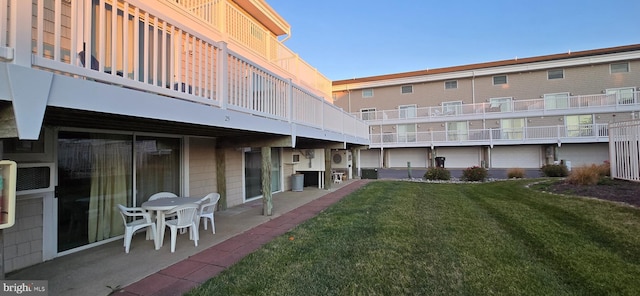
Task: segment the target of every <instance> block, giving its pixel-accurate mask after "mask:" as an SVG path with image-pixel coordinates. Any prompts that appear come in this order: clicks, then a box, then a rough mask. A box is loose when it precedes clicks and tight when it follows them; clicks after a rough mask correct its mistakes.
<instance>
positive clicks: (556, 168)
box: [540, 164, 569, 177]
mask: <svg viewBox="0 0 640 296" xmlns="http://www.w3.org/2000/svg"><path fill="white" fill-rule="evenodd" d="M540 169H541V170H542V173H543V174H544V175H545V176H547V177H566V176H568V175H569V170H568V169H567V166H565V165H564V164H545V165H543V166H542V168H540Z"/></svg>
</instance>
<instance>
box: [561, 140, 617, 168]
mask: <svg viewBox="0 0 640 296" xmlns="http://www.w3.org/2000/svg"><path fill="white" fill-rule="evenodd" d="M558 160H565V161H570V162H571V167H572V168H575V167H579V166H585V165H592V164H596V165H599V164H602V163H603V162H604V161H607V160H609V144H608V143H595V144H563V145H562V146H560V147H558Z"/></svg>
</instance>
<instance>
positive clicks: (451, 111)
mask: <svg viewBox="0 0 640 296" xmlns="http://www.w3.org/2000/svg"><path fill="white" fill-rule="evenodd" d="M442 113H443V114H444V115H457V114H462V101H447V102H442Z"/></svg>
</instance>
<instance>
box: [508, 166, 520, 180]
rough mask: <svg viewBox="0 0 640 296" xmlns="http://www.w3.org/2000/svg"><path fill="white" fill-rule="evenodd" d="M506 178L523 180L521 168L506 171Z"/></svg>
mask: <svg viewBox="0 0 640 296" xmlns="http://www.w3.org/2000/svg"><path fill="white" fill-rule="evenodd" d="M507 178H509V179H513V178H516V179H522V178H524V169H522V168H511V169H508V170H507Z"/></svg>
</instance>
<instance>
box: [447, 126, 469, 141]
mask: <svg viewBox="0 0 640 296" xmlns="http://www.w3.org/2000/svg"><path fill="white" fill-rule="evenodd" d="M467 138H468V127H467V122H466V121H459V122H447V140H449V141H465V140H467Z"/></svg>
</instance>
